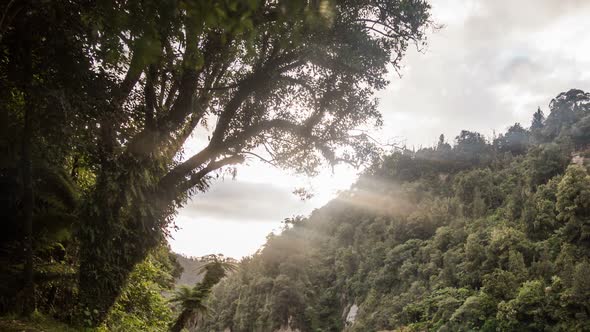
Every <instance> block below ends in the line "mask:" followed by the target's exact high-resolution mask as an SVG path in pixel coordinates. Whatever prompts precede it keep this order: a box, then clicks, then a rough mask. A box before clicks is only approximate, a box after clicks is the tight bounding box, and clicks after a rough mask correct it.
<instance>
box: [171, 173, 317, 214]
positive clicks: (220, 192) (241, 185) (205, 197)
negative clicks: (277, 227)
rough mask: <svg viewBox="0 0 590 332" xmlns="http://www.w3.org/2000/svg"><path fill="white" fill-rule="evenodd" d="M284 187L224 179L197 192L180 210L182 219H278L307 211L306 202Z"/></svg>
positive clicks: (308, 208)
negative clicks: (201, 191)
mask: <svg viewBox="0 0 590 332" xmlns="http://www.w3.org/2000/svg"><path fill="white" fill-rule="evenodd" d="M292 190H293V189H291V190H289V188H287V187H279V186H275V185H273V184H270V183H254V182H246V181H240V180H236V181H232V180H225V181H219V182H216V183H213V184H212V186H211V189H210V190H209V191H207V192H205V193H201V194H197V195H195V196H194V197H193V199H192V200H191V201H190V202H189V203H188V204H187V205H186V206H185V207H184V208H183V209H181V210H180V214H181V216H182V217H183V218H185V219H203V218H204V219H212V218H213V219H218V220H227V221H255V222H274V223H276V222H278V221H281V220H283V219H284V218H286V217H290V216H293V215H297V214H301V213H308V212H309V210H310V205H309V203H308V202H303V201H301V200H299V199H298V198H297V197H296V196H295V195H293V194H292V193H291V191H292Z"/></svg>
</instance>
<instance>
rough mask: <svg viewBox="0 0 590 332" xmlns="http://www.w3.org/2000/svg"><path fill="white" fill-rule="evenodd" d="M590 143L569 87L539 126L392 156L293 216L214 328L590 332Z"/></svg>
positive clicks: (589, 114)
mask: <svg viewBox="0 0 590 332" xmlns="http://www.w3.org/2000/svg"><path fill="white" fill-rule="evenodd" d="M589 148H590V94H589V93H584V92H583V91H580V90H570V91H568V92H564V93H561V94H559V95H558V96H557V97H556V98H554V99H553V100H552V101H551V104H550V105H549V113H548V115H547V118H546V119H545V116H544V115H543V112H542V111H541V110H538V111H537V112H536V113H535V114H534V117H533V119H532V123H531V126H530V129H527V128H524V127H523V126H521V125H520V124H518V123H517V124H515V125H513V126H511V127H510V128H509V129H508V130H507V132H506V133H503V134H500V135H498V137H496V138H494V139H493V140H490V141H488V140H486V139H485V138H484V137H483V136H482V135H480V134H479V133H476V132H470V131H462V132H461V133H460V134H459V135H458V136H457V137H456V139H455V144H454V145H452V146H451V145H450V144H449V143H447V142H446V140H445V137H444V136H441V137H440V140H439V143H438V145H437V146H435V147H432V148H423V149H420V150H417V151H410V150H406V149H403V150H401V151H396V152H394V153H391V154H388V155H386V156H385V157H383V159H382V160H381V161H379V162H377V163H375V164H374V165H373V166H372V167H370V168H369V169H368V170H367V171H366V172H365V174H363V175H362V176H361V177H360V178H359V180H358V181H357V182H356V184H355V185H354V186H353V187H352V188H351V189H350V190H348V191H345V192H343V193H341V194H340V195H339V197H338V198H336V199H334V200H333V201H331V202H330V203H328V204H327V205H326V206H324V207H322V208H320V209H317V210H316V211H314V212H313V213H312V214H311V215H310V216H309V217H298V218H293V219H287V220H285V221H284V230H283V232H282V233H281V234H280V235H276V236H273V235H271V236H270V237H269V239H268V241H267V243H266V244H265V246H264V248H263V249H261V250H260V251H259V252H258V253H257V254H255V255H254V256H252V257H250V258H247V259H245V260H244V261H242V262H241V263H240V269H239V270H238V271H237V272H236V273H234V274H232V275H231V276H229V277H228V278H226V279H224V280H223V281H222V282H221V283H220V284H219V285H218V286H216V287H215V288H214V290H213V293H212V295H211V297H210V299H209V304H208V305H209V307H210V310H211V315H209V316H207V319H205V321H204V322H203V325H202V326H203V329H202V330H203V331H223V330H224V329H225V328H229V329H230V330H231V331H277V330H279V329H281V328H282V330H281V331H343V330H345V331H590V278H589V275H590V173H589V172H588V170H589V164H590V162H589V161H590V149H589ZM353 307H354V309H352V308H353ZM351 310H352V311H353V314H351V313H350V312H351Z"/></svg>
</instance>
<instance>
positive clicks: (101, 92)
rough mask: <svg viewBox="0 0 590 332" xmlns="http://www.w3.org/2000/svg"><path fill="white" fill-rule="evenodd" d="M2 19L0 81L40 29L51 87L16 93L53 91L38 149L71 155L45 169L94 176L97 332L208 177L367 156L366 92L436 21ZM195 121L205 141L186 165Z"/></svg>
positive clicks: (323, 2)
mask: <svg viewBox="0 0 590 332" xmlns="http://www.w3.org/2000/svg"><path fill="white" fill-rule="evenodd" d="M11 4H12V2H11ZM5 9H6V10H5V12H4V13H3V20H2V22H0V23H1V25H0V29H1V30H0V33H1V38H2V39H1V43H2V44H3V45H2V49H3V54H2V57H3V63H4V64H5V66H3V67H2V68H3V80H4V78H5V77H8V76H6V75H5V74H6V73H5V72H4V71H7V72H8V71H10V70H9V69H10V68H12V67H11V63H12V62H18V61H17V60H16V57H17V56H18V55H17V54H16V53H14V52H13V50H14V49H18V48H19V46H18V43H17V41H18V40H19V39H20V38H21V37H22V36H24V35H25V34H26V31H29V30H27V29H30V27H33V26H34V27H36V28H37V29H39V33H38V34H33V35H32V36H31V37H30V38H32V39H33V41H32V42H31V45H32V47H34V48H35V49H34V50H33V51H34V54H37V56H36V57H34V58H33V60H32V61H33V65H32V66H31V67H32V68H33V70H37V71H38V72H42V73H50V74H51V75H49V76H51V78H52V79H51V80H43V81H42V82H38V83H39V85H40V86H43V89H30V91H29V90H27V88H26V86H25V87H24V88H22V89H24V90H26V91H25V92H27V93H25V94H24V96H25V97H26V98H29V96H30V95H31V96H32V97H31V100H34V101H38V100H39V98H38V97H35V96H40V95H43V96H45V95H46V94H47V91H51V92H52V93H53V95H59V98H55V99H56V100H57V101H58V102H59V103H56V104H54V105H53V106H55V107H53V108H47V107H45V108H43V110H36V111H35V113H34V114H36V116H37V117H38V118H42V117H43V114H50V113H51V112H54V113H59V114H67V115H68V116H64V117H63V124H64V126H65V127H67V128H70V127H71V128H72V130H71V131H68V132H67V134H68V135H65V138H64V141H61V142H60V141H49V142H48V141H47V140H45V141H44V143H46V144H48V145H50V146H51V145H55V146H60V147H61V150H60V151H65V153H63V155H65V156H64V157H63V159H59V158H57V159H53V160H51V161H53V162H54V163H57V164H58V165H61V163H63V162H64V160H66V161H68V162H69V164H68V163H66V164H67V165H69V166H68V167H71V168H72V172H71V174H72V176H75V175H77V174H78V172H79V169H81V168H85V169H86V170H87V171H89V172H91V173H92V174H93V176H92V177H91V179H90V181H86V182H85V186H86V187H85V188H86V193H85V195H84V197H85V199H84V202H83V203H82V204H81V208H80V210H79V212H78V215H79V216H80V227H79V240H80V243H81V248H80V272H79V275H80V278H79V296H80V308H81V309H82V310H81V311H80V312H85V313H86V316H85V317H84V320H85V321H86V322H87V323H88V324H90V325H96V324H98V323H100V322H101V321H102V320H103V319H104V317H105V315H106V313H107V311H108V309H109V308H110V306H111V305H112V304H113V302H114V301H115V299H116V298H117V296H118V294H119V292H120V289H121V286H122V285H123V284H124V283H125V280H126V278H127V277H128V275H129V273H130V271H131V270H132V268H133V266H134V265H135V264H137V263H138V262H139V261H141V260H142V259H143V258H144V257H145V256H146V254H147V252H148V250H149V249H150V248H153V247H154V246H156V245H157V244H158V243H160V242H161V241H162V239H163V238H164V236H165V234H166V229H167V228H168V226H169V224H170V222H171V220H172V217H173V215H174V212H175V210H176V209H177V208H178V207H179V206H181V205H182V204H183V203H184V202H185V201H186V199H187V197H189V196H190V195H191V194H193V193H196V192H198V191H202V190H205V189H206V188H207V186H208V184H209V180H210V179H211V175H212V174H213V173H214V172H216V171H218V170H221V169H222V168H224V167H226V166H230V165H236V164H239V163H242V162H244V160H246V159H247V158H264V159H265V160H266V161H268V162H269V163H271V164H273V165H276V166H279V167H285V168H292V169H294V170H296V171H300V172H305V173H308V174H314V173H315V172H316V171H317V169H318V167H320V166H321V165H322V164H325V163H326V162H327V163H328V164H334V163H338V162H349V163H355V164H356V163H358V162H360V161H362V160H364V159H366V158H368V157H369V155H370V154H371V153H372V152H373V151H374V149H373V148H372V146H371V143H370V140H369V139H368V138H367V136H366V135H364V134H362V132H360V131H359V132H355V131H353V130H354V129H355V128H360V127H362V126H365V125H367V124H376V125H379V124H380V123H381V118H380V114H379V112H378V110H377V107H376V100H375V98H374V96H373V93H374V91H375V90H378V89H382V88H384V87H385V86H386V84H387V80H386V74H387V72H388V69H397V68H399V66H400V60H401V58H402V56H403V55H404V53H405V52H406V49H407V48H408V46H409V45H412V44H415V45H417V46H418V47H420V46H421V45H422V44H423V43H424V37H425V36H424V32H425V29H426V28H427V27H429V26H431V23H430V14H429V9H430V7H429V5H428V3H427V2H426V1H423V0H340V1H336V0H333V1H328V0H316V1H288V0H283V1H281V0H279V1H263V0H251V1H241V0H224V1H199V0H166V1H150V0H143V1H142V0H130V1H107V2H98V3H96V4H95V3H92V2H85V1H55V2H39V3H36V2H35V1H29V2H23V3H22V4H20V3H19V4H17V5H14V6H12V5H11V6H8V7H6V8H5ZM43 26H47V27H49V29H48V31H50V32H52V33H48V32H46V31H43ZM60 32H61V34H62V35H63V36H64V37H63V40H64V42H63V43H57V41H59V40H60V39H59V33H60ZM54 44H57V46H59V47H61V48H63V51H64V52H65V53H64V56H63V57H61V58H60V56H59V52H50V54H49V55H51V57H53V58H58V59H59V60H60V61H58V62H57V64H53V63H51V64H47V67H44V66H42V65H43V64H45V61H47V60H48V59H49V58H47V59H46V58H44V57H45V53H47V52H45V51H46V50H48V49H55V45H54ZM52 47H53V48H52ZM66 51H67V52H66ZM11 52H12V53H11ZM62 62H65V63H66V64H69V66H67V65H66V66H60V64H62ZM48 68H49V69H48ZM50 69H51V70H50ZM12 74H14V75H17V76H18V74H15V73H14V72H12ZM37 74H38V73H37V72H34V73H33V75H32V77H34V78H36V77H38V76H36V75H37ZM7 81H8V80H7ZM72 82H74V86H73V87H72V86H71V85H72V84H71V83H72ZM66 83H67V84H66ZM76 84H77V85H76ZM17 88H18V87H17ZM71 91H76V93H75V94H74V95H71V94H68V93H69V92H71ZM7 98H8V97H7ZM10 98H12V99H13V101H14V98H15V97H14V95H11V97H10ZM35 105H37V106H39V105H38V104H31V107H35ZM43 105H44V106H47V105H51V103H44V104H43ZM17 113H18V112H17ZM16 118H17V120H18V118H19V117H16ZM40 125H42V124H40ZM200 126H202V127H205V128H207V129H208V130H209V131H210V135H209V139H208V141H207V142H206V144H204V146H202V148H201V150H200V151H198V152H197V153H195V154H194V155H189V156H186V155H184V154H183V146H184V143H185V142H186V140H187V139H188V138H189V136H190V135H191V133H193V132H194V131H195V130H196V129H197V128H199V127H200ZM54 133H55V132H54ZM60 133H61V131H60ZM47 137H50V136H47ZM66 138H67V139H66ZM66 143H67V144H66Z"/></svg>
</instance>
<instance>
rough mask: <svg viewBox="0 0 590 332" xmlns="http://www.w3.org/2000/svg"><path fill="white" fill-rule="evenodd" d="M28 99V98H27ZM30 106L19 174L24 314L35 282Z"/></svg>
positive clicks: (31, 302) (31, 301) (32, 308)
mask: <svg viewBox="0 0 590 332" xmlns="http://www.w3.org/2000/svg"><path fill="white" fill-rule="evenodd" d="M27 99H28V98H27ZM31 113H32V107H31V105H30V101H27V102H26V110H25V125H24V130H23V140H22V156H21V158H22V161H21V176H22V184H23V201H22V204H23V205H22V207H23V252H24V257H25V264H24V269H23V285H24V303H23V312H22V314H23V315H24V316H29V315H30V314H32V313H33V311H35V283H34V280H33V209H34V204H35V203H34V198H33V174H32V173H33V171H32V169H33V167H32V160H31V136H32V132H31V131H32V128H31V116H32V114H31Z"/></svg>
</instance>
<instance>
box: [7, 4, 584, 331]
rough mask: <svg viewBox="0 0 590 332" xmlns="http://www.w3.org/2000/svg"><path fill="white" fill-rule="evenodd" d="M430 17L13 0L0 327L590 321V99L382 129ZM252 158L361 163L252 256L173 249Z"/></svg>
mask: <svg viewBox="0 0 590 332" xmlns="http://www.w3.org/2000/svg"><path fill="white" fill-rule="evenodd" d="M431 10H432V7H431V5H430V3H429V1H425V0H301V1H299V0H220V1H205V0H121V1H86V0H55V1H38V0H23V1H14V0H11V1H6V2H5V3H3V4H0V205H1V206H0V211H1V212H0V213H1V215H0V219H1V222H2V232H0V330H1V331H9V332H17V331H32V332H37V331H49V332H52V331H89V332H103V331H171V332H180V331H187V330H188V331H301V332H304V331H314V332H315V331H343V330H344V331H379V330H394V331H426V330H432V331H471V330H483V331H539V330H545V331H585V330H588V331H590V317H589V315H590V303H589V301H590V300H589V299H590V281H588V279H587V275H588V274H590V261H589V253H590V251H589V249H590V248H589V246H590V175H589V174H588V158H590V94H589V93H586V92H584V91H581V90H578V89H572V90H569V91H566V92H563V93H561V94H559V95H558V96H556V97H555V98H554V99H553V100H552V101H551V103H550V105H549V108H548V111H547V112H546V113H547V114H546V116H545V113H544V112H543V111H542V110H541V109H540V108H539V109H538V110H537V112H536V113H534V116H533V119H532V120H531V124H530V126H529V125H528V124H524V125H521V124H519V123H516V124H514V125H513V126H511V127H510V128H508V129H507V131H506V132H505V133H502V134H499V135H497V136H496V135H494V137H491V138H489V137H486V136H484V135H482V134H480V133H477V132H473V131H468V130H463V131H461V132H460V133H459V135H458V136H457V137H456V138H454V139H450V140H449V139H447V138H445V137H444V136H443V135H441V136H440V138H439V142H438V144H437V145H436V146H433V147H427V148H420V149H418V150H414V149H411V150H410V149H407V148H405V147H404V148H396V149H390V148H389V147H384V146H383V145H382V144H380V143H379V142H378V141H377V140H375V139H374V138H373V137H372V136H371V134H372V133H373V131H375V132H376V131H377V130H378V129H379V128H381V127H382V126H383V124H384V116H383V114H382V112H383V109H382V108H380V107H379V100H378V98H377V96H376V93H377V92H378V91H383V90H384V89H385V88H386V87H388V84H389V83H390V80H391V79H392V77H395V79H396V80H399V81H401V82H403V77H399V76H396V75H395V74H396V73H398V74H399V72H400V70H401V68H402V67H403V64H404V59H405V57H406V55H407V53H408V51H409V50H410V49H414V48H415V49H417V50H418V51H422V50H423V49H424V47H425V46H427V45H428V43H427V42H428V40H427V36H428V35H429V34H430V33H433V32H436V31H439V30H440V29H444V26H442V25H440V24H438V23H437V22H436V21H435V20H434V19H433V17H432V13H431ZM402 84H403V83H402ZM556 92H558V91H556ZM547 97H551V96H547ZM474 112H476V111H474ZM466 129H469V128H466ZM393 134H395V133H393ZM437 134H438V133H433V137H436V135H437ZM253 162H260V163H263V164H264V165H265V166H267V167H274V168H278V169H281V170H283V171H285V172H293V173H296V174H301V175H304V176H307V177H310V178H312V177H313V176H315V175H318V174H319V172H321V170H322V169H329V168H332V169H333V168H334V167H335V166H336V165H341V164H347V165H350V166H351V167H355V168H357V169H362V170H363V171H362V174H361V176H360V177H359V179H358V180H357V182H356V183H355V184H354V185H353V186H352V187H351V188H350V190H347V191H344V192H342V193H341V194H339V196H338V197H336V198H335V199H333V200H332V201H331V202H329V203H328V204H327V205H325V206H323V207H321V208H319V209H316V210H315V211H314V212H313V213H311V215H308V216H298V217H293V218H288V219H285V220H284V222H283V229H282V232H281V233H280V234H270V235H269V236H268V238H267V242H266V244H265V245H264V246H263V247H262V248H261V249H260V250H258V252H256V253H255V254H253V255H251V256H248V257H246V258H244V259H242V260H241V261H236V260H234V259H231V258H229V257H224V256H223V255H208V256H204V257H200V258H190V257H185V256H182V255H179V254H177V253H174V252H173V251H172V249H171V247H170V245H169V243H168V240H169V239H170V238H171V234H172V233H173V232H174V231H178V230H179V227H177V225H176V223H175V220H176V219H175V218H176V217H177V216H178V214H179V210H180V209H182V208H183V207H186V206H187V204H188V203H189V202H190V200H191V199H198V197H199V195H201V194H203V193H205V192H207V191H208V190H209V188H211V187H212V186H215V185H216V183H218V182H219V181H221V180H223V179H225V178H228V179H229V178H232V179H233V178H236V177H237V175H238V174H239V170H240V168H241V167H243V166H245V165H248V164H249V163H253ZM243 194H244V195H248V193H243ZM305 194H306V193H303V196H305ZM219 204H220V206H222V205H224V204H225V205H231V204H233V202H232V201H231V200H228V201H222V202H219ZM270 208H273V207H272V206H269V209H270ZM180 231H181V230H180ZM194 236H195V241H198V239H199V234H195V235H194Z"/></svg>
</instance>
